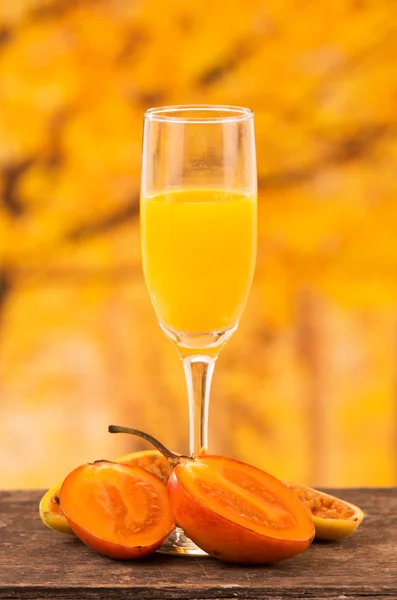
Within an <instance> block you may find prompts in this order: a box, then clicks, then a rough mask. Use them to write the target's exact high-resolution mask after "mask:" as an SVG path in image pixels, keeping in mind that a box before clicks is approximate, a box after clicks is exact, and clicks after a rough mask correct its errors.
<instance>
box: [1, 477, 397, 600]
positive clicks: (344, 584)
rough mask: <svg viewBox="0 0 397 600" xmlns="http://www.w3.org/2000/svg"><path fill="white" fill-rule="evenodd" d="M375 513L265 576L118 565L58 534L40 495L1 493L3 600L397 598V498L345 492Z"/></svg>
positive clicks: (155, 561)
mask: <svg viewBox="0 0 397 600" xmlns="http://www.w3.org/2000/svg"><path fill="white" fill-rule="evenodd" d="M339 493H340V495H342V496H343V497H344V498H346V499H347V500H349V501H352V502H354V503H356V504H359V505H360V506H361V507H362V508H363V509H364V511H365V512H366V519H365V521H364V523H363V525H362V526H361V528H360V529H359V530H358V531H357V532H356V534H355V535H353V536H352V537H351V538H348V539H346V540H344V541H342V542H339V543H333V544H327V543H315V544H313V545H312V546H311V547H310V548H309V549H308V550H307V551H306V552H305V553H304V554H302V555H300V556H298V557H296V558H294V559H291V560H288V561H285V562H283V563H279V564H277V565H273V566H268V567H262V568H257V567H255V568H247V567H238V566H232V565H227V564H224V563H222V562H220V561H217V560H214V559H212V558H200V559H194V558H192V559H188V558H186V559H184V558H174V557H167V556H163V555H160V554H155V555H152V556H151V557H149V558H147V559H145V560H143V561H140V562H116V561H112V560H109V559H107V558H105V557H102V556H100V555H98V554H96V553H95V552H93V551H91V550H90V549H89V548H87V547H85V546H83V545H82V544H81V543H80V542H79V541H78V540H77V539H73V538H71V537H68V536H63V535H60V534H56V533H54V532H52V531H50V530H49V529H47V528H46V527H44V525H43V524H42V523H41V521H40V519H39V516H38V503H39V499H40V497H41V495H42V492H40V491H24V492H20V491H11V492H0V599H6V598H7V599H8V600H10V599H17V598H18V599H22V600H23V599H33V598H34V599H36V598H38V599H49V598H51V599H59V598H62V599H71V600H72V599H73V600H79V599H86V598H87V599H88V598H90V599H91V598H92V599H94V598H95V599H105V598H109V599H112V600H121V599H123V600H124V599H127V598H129V599H139V600H160V599H169V600H170V599H178V600H182V599H186V600H187V599H189V600H199V599H200V600H218V599H222V600H235V599H244V600H254V599H255V600H259V599H260V600H265V599H268V598H269V599H270V598H271V599H273V600H274V599H279V598H287V599H292V598H311V599H312V600H313V599H320V598H327V599H329V600H336V599H338V600H341V599H347V598H368V597H370V598H371V600H376V599H380V598H388V599H389V598H397V489H396V488H394V489H389V488H383V489H361V490H344V491H343V492H339Z"/></svg>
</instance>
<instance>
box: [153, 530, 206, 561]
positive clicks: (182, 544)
mask: <svg viewBox="0 0 397 600" xmlns="http://www.w3.org/2000/svg"><path fill="white" fill-rule="evenodd" d="M157 552H160V554H173V555H177V556H182V555H183V556H208V554H207V553H206V552H204V550H201V548H199V547H198V546H196V544H194V543H193V542H192V540H191V539H189V538H188V537H186V535H185V533H184V531H183V529H181V528H180V527H177V528H176V529H175V531H173V532H172V533H171V535H170V536H169V537H168V538H167V539H166V541H165V542H164V544H163V545H162V546H161V547H160V548H159V549H158V550H157Z"/></svg>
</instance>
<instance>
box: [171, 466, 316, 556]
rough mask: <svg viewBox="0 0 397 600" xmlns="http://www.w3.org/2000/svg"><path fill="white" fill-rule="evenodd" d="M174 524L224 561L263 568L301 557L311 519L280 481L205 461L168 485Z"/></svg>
mask: <svg viewBox="0 0 397 600" xmlns="http://www.w3.org/2000/svg"><path fill="white" fill-rule="evenodd" d="M168 493H169V498H170V502H171V507H172V511H173V514H174V516H175V519H176V521H177V522H178V523H179V524H180V526H181V527H182V528H183V530H184V531H185V533H186V534H187V535H188V536H189V537H190V538H191V539H192V540H193V541H194V543H195V544H197V546H199V547H200V548H202V549H203V550H205V551H206V552H207V553H208V554H210V555H212V556H215V557H216V558H220V559H221V560H224V561H227V562H235V563H242V564H267V563H272V562H276V561H280V560H283V559H286V558H290V557H292V556H295V555H296V554H299V553H300V552H303V551H304V550H306V548H307V547H308V546H309V545H310V543H311V541H312V539H313V537H314V527H313V523H312V521H311V518H310V515H309V513H308V511H307V510H306V509H305V507H304V506H303V505H302V503H301V502H300V501H299V499H298V498H297V497H296V496H295V494H293V493H291V492H290V491H289V490H288V488H287V487H286V486H285V485H284V484H283V483H282V482H281V481H279V480H278V479H276V478H275V477H272V476H271V475H269V474H268V473H265V472H264V471H261V470H259V469H256V468H255V467H252V466H250V465H247V464H245V463H241V462H238V461H235V460H232V459H229V458H224V457H220V456H208V455H207V456H205V457H202V458H201V457H200V458H199V459H196V460H195V461H190V462H188V463H180V464H179V465H177V466H176V467H175V470H174V471H173V473H172V474H171V476H170V478H169V481H168Z"/></svg>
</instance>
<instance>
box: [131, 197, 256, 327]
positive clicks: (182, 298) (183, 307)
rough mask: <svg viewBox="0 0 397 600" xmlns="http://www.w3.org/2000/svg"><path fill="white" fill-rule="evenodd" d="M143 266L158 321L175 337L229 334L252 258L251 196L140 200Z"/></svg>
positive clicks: (247, 284)
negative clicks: (197, 334) (174, 333)
mask: <svg viewBox="0 0 397 600" xmlns="http://www.w3.org/2000/svg"><path fill="white" fill-rule="evenodd" d="M141 235H142V261H143V269H144V274H145V278H146V283H147V286H148V289H149V293H150V297H151V300H152V303H153V306H154V308H155V311H156V314H157V318H158V319H159V321H160V322H161V323H162V324H163V325H165V326H166V327H167V328H169V329H172V330H174V331H177V332H185V333H204V332H213V331H222V330H225V329H228V328H230V327H233V326H234V325H236V324H237V323H238V320H239V318H240V316H241V313H242V311H243V308H244V305H245V302H246V299H247V295H248V292H249V289H250V285H251V281H252V277H253V273H254V268H255V259H256V237H257V225H256V196H247V195H244V194H242V193H239V192H229V191H226V190H216V189H208V188H203V189H200V188H195V189H191V190H181V191H178V190H176V191H169V192H167V193H164V194H159V195H156V196H151V197H146V198H145V197H143V198H142V199H141Z"/></svg>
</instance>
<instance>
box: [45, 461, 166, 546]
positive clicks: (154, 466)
mask: <svg viewBox="0 0 397 600" xmlns="http://www.w3.org/2000/svg"><path fill="white" fill-rule="evenodd" d="M113 462H117V463H125V464H130V465H133V466H136V467H140V468H141V469H144V470H145V471H148V472H149V473H153V475H157V477H159V478H160V479H161V480H162V481H164V482H165V483H166V482H167V481H168V477H169V475H170V473H171V470H172V469H171V467H170V465H169V463H168V460H167V459H166V458H165V457H164V456H163V455H162V454H161V453H160V452H159V451H158V450H142V451H141V452H133V453H131V454H125V455H123V456H120V458H116V460H115V461H113ZM62 483H63V482H62V481H61V482H59V483H58V484H57V485H54V486H53V487H52V488H51V489H49V490H48V491H47V492H46V493H45V494H44V496H43V498H42V499H41V502H40V506H39V513H40V518H41V520H42V521H43V523H44V524H45V525H47V527H49V528H50V529H53V530H54V531H58V532H60V533H66V534H69V535H74V534H73V531H72V529H71V528H70V527H69V525H68V523H67V521H66V519H65V516H64V514H63V512H62V509H61V506H60V504H59V494H60V492H61V487H62Z"/></svg>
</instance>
